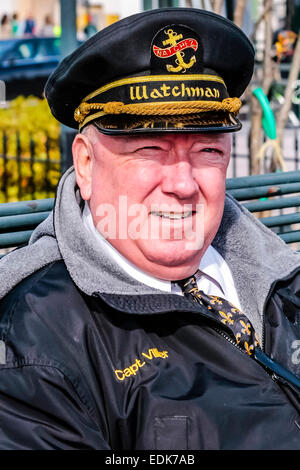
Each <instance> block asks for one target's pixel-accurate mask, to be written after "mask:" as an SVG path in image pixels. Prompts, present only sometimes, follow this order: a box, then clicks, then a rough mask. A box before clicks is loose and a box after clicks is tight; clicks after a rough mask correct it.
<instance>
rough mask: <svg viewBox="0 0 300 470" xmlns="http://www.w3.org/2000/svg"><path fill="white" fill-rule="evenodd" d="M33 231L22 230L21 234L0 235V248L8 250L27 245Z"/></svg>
mask: <svg viewBox="0 0 300 470" xmlns="http://www.w3.org/2000/svg"><path fill="white" fill-rule="evenodd" d="M32 232H33V230H23V231H21V232H11V233H0V248H10V247H11V246H20V245H23V243H27V242H28V240H29V238H30V235H31V234H32Z"/></svg>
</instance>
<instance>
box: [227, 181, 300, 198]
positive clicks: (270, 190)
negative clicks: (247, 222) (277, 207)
mask: <svg viewBox="0 0 300 470" xmlns="http://www.w3.org/2000/svg"><path fill="white" fill-rule="evenodd" d="M297 192H300V183H299V182H298V183H288V184H280V185H279V184H278V185H272V186H270V185H269V186H258V187H252V188H242V189H232V190H230V191H229V194H231V196H233V197H234V198H235V199H237V200H238V201H247V200H249V199H258V198H261V197H274V196H281V195H283V194H291V193H297Z"/></svg>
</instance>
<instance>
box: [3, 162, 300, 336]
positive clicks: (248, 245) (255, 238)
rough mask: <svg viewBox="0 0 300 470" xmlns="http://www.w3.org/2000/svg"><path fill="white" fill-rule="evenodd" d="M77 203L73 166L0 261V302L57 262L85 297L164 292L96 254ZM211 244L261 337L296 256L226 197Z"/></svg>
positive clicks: (295, 264)
mask: <svg viewBox="0 0 300 470" xmlns="http://www.w3.org/2000/svg"><path fill="white" fill-rule="evenodd" d="M81 203H82V200H81V198H80V194H79V190H78V188H77V186H76V181H75V172H74V169H73V167H72V168H70V169H69V170H68V171H67V172H66V173H65V174H64V175H63V176H62V178H61V180H60V183H59V186H58V189H57V197H56V201H55V208H54V211H53V212H52V213H51V214H50V215H49V217H48V218H47V219H46V220H45V221H44V222H43V223H42V224H40V225H39V226H38V227H37V228H36V230H35V231H34V232H33V234H32V236H31V239H30V242H29V245H28V246H26V247H24V248H21V249H19V250H16V251H14V252H12V253H10V254H8V255H7V256H5V257H4V258H3V259H2V260H1V261H0V298H2V297H3V296H4V295H6V294H7V293H8V292H9V291H10V290H11V289H12V288H13V287H14V286H16V285H17V284H18V283H19V282H20V281H21V280H22V279H24V278H25V277H27V276H29V275H30V274H32V273H33V272H35V271H37V270H38V269H40V268H42V267H44V266H46V265H47V264H49V263H51V262H53V261H57V260H59V259H63V260H64V262H65V264H66V267H67V270H68V272H69V274H70V276H71V278H72V280H73V281H74V283H75V284H76V285H77V286H78V288H79V289H80V290H82V291H83V292H85V293H86V294H88V295H92V294H94V293H106V294H120V295H122V294H126V295H144V294H160V295H164V294H165V293H164V292H162V291H160V290H156V289H153V288H151V287H149V286H147V285H145V284H142V283H139V282H138V281H136V280H134V279H132V278H131V277H130V276H129V275H128V274H127V273H125V272H124V271H123V270H122V269H121V268H120V267H119V266H118V265H116V264H115V262H114V261H113V260H111V259H110V258H108V257H107V255H106V253H103V252H102V251H100V250H99V246H98V244H97V241H96V240H95V238H94V237H93V236H92V235H91V234H90V232H89V231H88V230H87V228H85V226H84V225H83V223H82V220H81V211H82V204H81ZM213 246H214V247H215V248H216V249H217V250H218V251H219V253H220V254H221V255H222V256H223V258H224V259H225V260H226V262H227V263H228V265H229V267H230V269H231V271H232V275H233V279H234V282H235V285H236V288H237V291H238V295H239V299H240V302H241V305H242V308H243V310H244V312H245V314H246V315H248V317H249V318H250V320H251V321H252V323H253V326H254V328H255V329H256V330H257V332H258V333H259V335H260V334H261V328H262V327H261V325H262V321H261V316H262V311H263V306H264V302H265V300H266V297H267V295H268V292H269V290H270V287H271V285H272V283H273V282H274V281H275V280H276V279H280V278H283V277H285V276H287V275H288V274H289V273H290V272H291V271H293V270H294V269H295V268H297V267H299V265H300V254H298V253H295V252H294V251H293V250H291V249H290V248H289V247H288V246H287V245H286V244H285V243H284V242H283V241H281V239H280V238H279V237H278V236H276V235H274V233H273V232H271V231H270V230H269V229H267V228H265V227H264V226H263V225H262V224H261V223H260V222H259V221H258V220H257V219H256V218H255V217H254V216H253V215H252V214H250V213H249V212H248V211H246V210H245V209H244V208H243V207H242V206H241V205H240V204H238V203H237V202H236V201H235V200H234V199H232V198H231V197H230V196H227V197H226V202H225V208H224V214H223V219H222V223H221V226H220V229H219V231H218V233H217V235H216V237H215V239H214V241H213Z"/></svg>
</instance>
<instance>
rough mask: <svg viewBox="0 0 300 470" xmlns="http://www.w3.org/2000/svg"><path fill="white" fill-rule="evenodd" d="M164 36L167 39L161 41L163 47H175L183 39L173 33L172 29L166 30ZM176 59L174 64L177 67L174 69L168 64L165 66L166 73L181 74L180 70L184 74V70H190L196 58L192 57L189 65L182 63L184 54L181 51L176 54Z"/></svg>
mask: <svg viewBox="0 0 300 470" xmlns="http://www.w3.org/2000/svg"><path fill="white" fill-rule="evenodd" d="M165 34H167V35H168V36H169V39H166V40H165V41H163V45H164V46H168V45H170V46H176V45H177V41H179V39H182V38H183V36H182V34H177V33H176V32H175V31H173V29H168V31H165ZM176 57H177V59H176V60H175V62H176V64H177V67H174V66H173V65H170V64H168V65H167V70H168V72H175V73H176V72H181V70H183V71H184V72H185V71H186V69H190V68H191V67H192V66H193V65H194V63H195V62H196V57H195V56H194V55H193V57H192V58H191V60H190V61H189V63H186V62H184V60H183V57H184V52H182V51H178V52H176Z"/></svg>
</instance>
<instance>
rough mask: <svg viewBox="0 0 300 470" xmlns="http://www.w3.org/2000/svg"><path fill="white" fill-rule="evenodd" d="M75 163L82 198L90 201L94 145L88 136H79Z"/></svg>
mask: <svg viewBox="0 0 300 470" xmlns="http://www.w3.org/2000/svg"><path fill="white" fill-rule="evenodd" d="M72 152H73V163H74V168H75V173H76V182H77V184H78V186H79V188H80V193H81V197H82V198H83V199H84V200H85V201H89V200H90V198H91V193H92V164H93V162H92V153H93V148H92V145H91V143H90V141H89V139H88V137H87V136H86V135H83V134H77V135H76V137H75V139H74V142H73V145H72Z"/></svg>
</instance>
